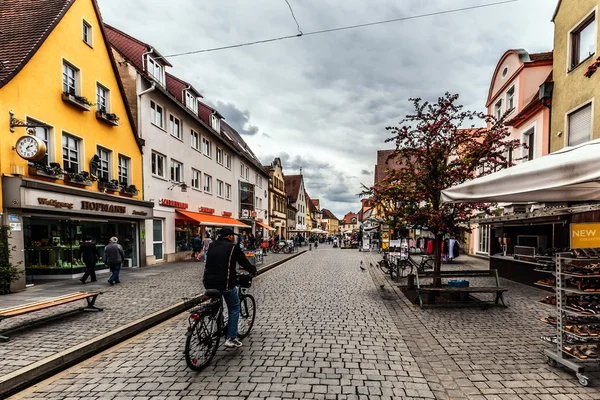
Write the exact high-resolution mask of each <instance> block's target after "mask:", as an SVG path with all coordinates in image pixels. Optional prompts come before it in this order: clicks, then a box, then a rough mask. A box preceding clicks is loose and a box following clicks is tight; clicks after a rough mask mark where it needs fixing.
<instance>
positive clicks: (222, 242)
mask: <svg viewBox="0 0 600 400" xmlns="http://www.w3.org/2000/svg"><path fill="white" fill-rule="evenodd" d="M236 262H237V263H238V264H240V267H242V268H243V269H244V270H246V271H248V272H249V273H250V274H251V275H254V274H256V267H255V266H254V265H252V264H250V262H249V261H248V259H247V258H246V255H245V254H244V252H243V251H242V250H241V249H240V246H238V245H236V244H235V234H234V233H233V231H232V230H231V229H230V228H223V229H221V230H220V231H219V234H218V238H217V240H216V241H214V242H213V243H211V245H210V247H209V248H208V255H207V262H206V266H205V267H204V278H203V283H204V287H205V288H206V289H217V290H219V291H221V294H222V295H223V297H224V298H225V302H226V303H227V310H228V312H229V320H228V322H227V340H226V341H225V347H227V348H234V347H240V346H241V345H242V342H240V340H239V339H238V337H237V336H238V322H239V319H240V297H239V294H238V287H237V282H236V280H237V277H236V275H237V273H236V268H235V264H236Z"/></svg>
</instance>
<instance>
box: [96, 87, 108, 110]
mask: <svg viewBox="0 0 600 400" xmlns="http://www.w3.org/2000/svg"><path fill="white" fill-rule="evenodd" d="M108 93H109V90H108V89H107V88H105V87H104V86H102V85H101V84H99V83H98V84H96V109H97V110H98V111H101V112H105V113H107V112H108V110H109V108H108V101H109V97H108Z"/></svg>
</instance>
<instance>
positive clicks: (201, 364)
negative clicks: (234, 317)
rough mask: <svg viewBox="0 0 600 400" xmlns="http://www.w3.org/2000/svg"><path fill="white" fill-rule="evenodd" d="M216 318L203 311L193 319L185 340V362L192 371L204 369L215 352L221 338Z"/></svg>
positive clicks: (218, 322)
mask: <svg viewBox="0 0 600 400" xmlns="http://www.w3.org/2000/svg"><path fill="white" fill-rule="evenodd" d="M219 325H220V321H219V319H218V318H212V317H211V314H210V313H208V312H207V313H203V314H202V315H200V316H199V318H198V319H197V320H196V321H194V323H193V325H192V330H191V331H190V332H189V334H188V337H187V338H186V340H185V362H186V364H187V365H188V367H190V368H191V369H193V370H194V371H201V370H202V369H204V368H205V367H206V366H207V365H208V364H210V362H211V361H212V359H213V357H214V356H215V354H216V353H217V349H218V348H219V342H220V340H221V327H220V326H219Z"/></svg>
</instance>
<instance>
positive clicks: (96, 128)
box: [0, 0, 142, 204]
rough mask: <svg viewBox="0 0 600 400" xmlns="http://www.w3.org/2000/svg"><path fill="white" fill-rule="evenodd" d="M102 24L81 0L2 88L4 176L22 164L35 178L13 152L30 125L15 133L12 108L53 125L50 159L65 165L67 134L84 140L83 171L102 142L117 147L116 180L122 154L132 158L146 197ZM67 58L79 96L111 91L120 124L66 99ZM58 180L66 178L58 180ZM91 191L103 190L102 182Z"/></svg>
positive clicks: (132, 172)
mask: <svg viewBox="0 0 600 400" xmlns="http://www.w3.org/2000/svg"><path fill="white" fill-rule="evenodd" d="M84 20H85V22H87V23H88V24H89V25H90V26H91V29H92V46H89V45H88V44H86V43H85V42H84V41H83V40H82V25H83V22H84ZM100 24H101V23H100V21H99V20H98V18H97V16H96V12H95V9H94V5H93V3H92V1H91V0H76V1H75V3H74V4H73V5H72V6H71V8H70V9H69V10H68V11H67V13H66V14H65V15H64V17H63V18H62V20H61V21H60V22H59V23H58V25H57V26H56V27H55V28H54V30H53V31H52V32H51V33H50V34H49V36H48V37H47V38H46V40H45V41H44V43H43V44H42V45H41V47H40V48H39V49H38V50H37V52H36V53H35V54H34V55H33V56H32V57H31V59H30V60H29V62H28V63H27V64H26V65H25V66H24V68H23V69H22V70H21V71H20V72H19V73H18V74H17V75H16V76H15V77H13V78H12V80H10V81H9V82H8V83H7V84H6V85H5V86H4V87H2V88H0V126H1V127H2V129H3V133H2V135H0V170H1V171H2V174H3V175H11V173H13V172H14V168H15V166H20V167H22V171H24V172H25V175H24V176H25V177H28V176H29V172H28V163H27V161H25V160H24V159H22V158H20V157H19V156H18V155H17V153H16V152H15V151H14V150H13V146H14V145H15V142H16V140H17V139H18V138H19V137H20V136H22V135H23V134H25V129H24V128H15V132H14V133H11V132H10V131H9V124H10V117H9V110H12V111H13V112H14V114H15V117H16V118H18V119H20V120H23V121H25V120H26V119H27V118H33V119H35V120H37V121H40V122H43V123H45V124H48V125H50V127H51V128H50V130H49V135H50V152H49V162H56V163H59V164H61V166H62V165H63V159H62V158H63V157H62V134H63V132H64V133H68V134H70V135H72V136H74V137H77V138H79V139H80V144H81V151H80V154H79V165H80V171H82V170H83V171H89V170H90V160H91V158H92V157H93V156H94V155H95V154H96V152H97V146H101V147H103V148H105V149H107V150H110V151H111V154H110V155H111V160H110V162H111V165H110V179H118V176H117V174H118V172H117V171H118V155H119V154H121V155H123V156H126V157H129V158H130V163H129V164H130V165H129V184H133V185H135V186H136V188H138V189H139V190H140V192H139V194H138V195H136V196H134V197H136V198H142V193H141V190H142V160H141V157H142V155H141V150H140V148H139V146H138V144H137V141H136V138H135V133H134V127H133V126H132V125H131V124H130V120H129V119H128V116H127V112H126V108H125V107H126V104H125V101H124V99H123V98H122V96H121V93H120V91H119V86H118V83H117V78H116V77H115V72H114V70H113V67H112V65H111V62H110V58H109V54H108V51H109V50H108V48H107V45H106V43H105V42H104V38H103V36H102V33H101V30H100ZM63 60H65V61H67V62H68V63H70V64H72V65H73V66H75V67H76V68H77V69H78V70H79V72H78V77H77V78H76V81H77V83H76V86H77V88H78V90H77V94H78V95H80V96H85V97H87V98H88V99H89V100H90V101H92V103H96V86H97V84H100V85H102V86H104V87H106V88H107V89H109V90H110V92H109V106H108V107H109V108H108V112H110V113H114V114H116V115H117V116H118V117H119V119H120V121H119V126H113V125H110V124H108V123H106V122H104V121H101V120H99V119H97V118H96V107H95V106H92V107H91V110H90V111H82V110H81V109H78V108H76V107H74V106H72V105H70V104H68V103H66V102H64V101H63V100H62V99H61V94H62V92H63V86H62V66H63ZM52 182H54V181H52ZM55 183H59V184H62V183H64V182H63V181H61V180H58V181H56V182H55ZM64 184H66V185H73V186H74V187H79V188H81V186H76V185H74V184H70V183H64ZM86 189H88V190H93V191H98V184H97V183H94V184H93V185H92V186H88V187H86ZM0 204H1V202H0Z"/></svg>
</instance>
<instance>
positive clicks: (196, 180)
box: [192, 169, 201, 189]
mask: <svg viewBox="0 0 600 400" xmlns="http://www.w3.org/2000/svg"><path fill="white" fill-rule="evenodd" d="M200 176H201V173H200V171H197V170H195V169H192V187H193V188H194V189H200Z"/></svg>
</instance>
